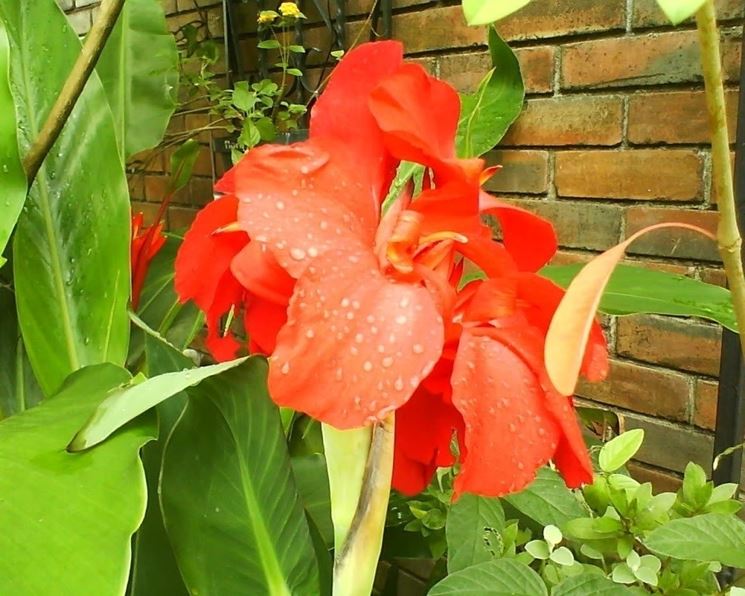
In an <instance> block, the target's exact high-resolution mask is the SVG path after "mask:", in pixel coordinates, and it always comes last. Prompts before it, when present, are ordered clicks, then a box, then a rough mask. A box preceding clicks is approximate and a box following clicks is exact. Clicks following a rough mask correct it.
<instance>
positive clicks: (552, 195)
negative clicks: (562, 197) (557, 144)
mask: <svg viewBox="0 0 745 596" xmlns="http://www.w3.org/2000/svg"><path fill="white" fill-rule="evenodd" d="M555 180H556V151H555V150H549V152H548V190H547V192H546V198H545V199H543V200H544V201H555V200H557V199H558V194H557V192H556V183H555Z"/></svg>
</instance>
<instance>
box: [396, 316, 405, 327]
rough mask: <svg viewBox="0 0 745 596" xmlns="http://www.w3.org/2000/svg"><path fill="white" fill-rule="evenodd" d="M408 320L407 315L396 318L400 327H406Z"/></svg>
mask: <svg viewBox="0 0 745 596" xmlns="http://www.w3.org/2000/svg"><path fill="white" fill-rule="evenodd" d="M407 320H408V319H407V318H406V315H398V316H397V317H396V323H398V324H399V325H406V321H407Z"/></svg>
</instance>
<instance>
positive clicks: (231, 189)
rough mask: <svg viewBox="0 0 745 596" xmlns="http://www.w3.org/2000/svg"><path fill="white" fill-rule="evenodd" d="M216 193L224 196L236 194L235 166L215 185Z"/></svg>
mask: <svg viewBox="0 0 745 596" xmlns="http://www.w3.org/2000/svg"><path fill="white" fill-rule="evenodd" d="M215 191H216V192H219V193H222V194H231V195H232V194H235V166H233V167H232V168H230V169H229V170H228V171H227V172H225V174H223V177H222V178H220V179H219V180H218V181H217V182H216V183H215Z"/></svg>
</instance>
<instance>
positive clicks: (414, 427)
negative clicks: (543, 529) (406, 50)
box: [177, 42, 607, 495]
mask: <svg viewBox="0 0 745 596" xmlns="http://www.w3.org/2000/svg"><path fill="white" fill-rule="evenodd" d="M402 54H403V50H402V47H401V45H400V44H399V43H397V42H379V43H371V44H364V45H362V46H360V47H358V48H357V49H355V50H353V51H351V52H350V53H349V54H348V55H347V56H346V57H345V58H344V59H343V60H342V61H341V63H340V64H339V66H338V67H337V68H336V70H335V71H334V74H333V76H332V78H331V80H330V82H329V85H328V87H327V89H326V91H325V92H324V93H323V94H322V95H321V97H320V98H319V100H318V102H317V104H316V106H315V108H314V110H313V113H312V115H311V127H310V138H309V140H308V141H306V142H303V143H297V144H295V145H290V146H272V145H267V146H262V147H258V148H256V149H253V150H252V151H250V152H249V153H248V154H247V155H246V156H245V157H244V158H243V159H242V160H241V161H240V162H239V163H238V164H237V165H236V166H235V168H234V169H233V170H231V171H230V172H229V173H228V175H226V178H225V179H224V180H223V181H222V183H221V185H222V187H223V189H224V190H226V191H228V192H230V193H231V197H232V198H231V200H232V201H237V226H236V227H237V228H238V229H240V230H242V231H243V232H244V233H245V234H246V236H245V237H244V242H249V241H248V238H250V242H249V243H248V246H249V247H250V246H253V247H254V249H253V252H254V253H257V254H260V255H261V260H259V262H261V263H263V264H262V265H261V266H257V264H256V263H257V259H253V260H249V259H241V258H239V257H238V256H237V255H239V254H240V252H237V251H233V254H234V256H233V257H232V259H231V261H230V265H229V270H230V272H231V275H232V277H233V279H235V280H240V283H241V285H242V286H243V287H244V288H245V289H246V292H248V293H249V294H252V295H253V294H256V293H257V291H258V290H259V289H261V288H267V287H269V288H274V287H276V286H277V285H278V284H279V282H278V280H280V279H282V280H283V281H282V283H281V284H279V285H281V286H282V287H283V288H284V289H285V291H286V292H289V294H291V296H289V294H285V296H289V300H288V301H287V303H286V304H287V306H286V310H285V314H286V322H283V324H282V325H281V327H280V328H279V329H278V333H277V335H276V341H275V342H274V344H275V345H274V346H273V349H272V350H270V351H269V353H270V359H269V363H270V366H269V377H268V383H269V391H270V394H271V396H272V398H273V400H274V401H275V402H276V403H277V404H279V405H281V406H286V407H290V408H293V409H295V410H299V411H302V412H305V413H307V414H309V415H311V416H313V417H314V418H316V419H318V420H321V421H322V422H325V423H327V424H330V425H332V426H334V427H337V428H340V429H348V428H354V427H359V426H363V425H367V424H371V423H375V422H378V421H381V420H383V419H384V418H385V417H386V416H387V415H388V414H389V413H390V412H391V411H394V410H397V411H398V416H397V424H396V453H395V458H394V479H393V484H394V487H396V488H398V489H399V490H402V491H403V492H407V493H414V492H417V491H419V490H422V489H423V488H424V487H425V486H426V485H427V483H428V482H429V480H430V478H431V476H432V474H433V473H434V470H435V469H436V467H437V466H441V465H451V464H453V463H454V462H455V460H456V458H455V456H454V455H453V453H452V452H451V444H452V441H453V438H454V437H455V438H456V440H457V443H458V458H457V459H458V461H459V462H460V463H461V471H460V474H459V476H458V478H457V479H456V485H455V489H456V494H459V493H461V492H464V491H468V492H475V493H478V494H483V495H501V494H506V493H508V492H512V491H516V490H519V489H521V488H522V487H524V486H525V485H526V484H528V483H529V482H530V481H531V480H532V478H533V477H534V476H535V471H536V469H537V468H538V467H540V466H542V465H543V464H545V463H546V462H548V461H549V460H553V461H554V462H555V464H556V465H557V467H558V468H559V470H560V471H561V472H562V474H563V475H564V477H565V478H566V480H567V482H568V483H569V484H570V485H571V486H577V485H579V484H581V483H582V482H586V481H589V480H591V478H592V469H591V465H590V460H589V457H588V454H587V450H586V448H585V446H584V443H583V440H582V437H581V433H580V429H579V426H578V424H577V421H576V419H575V416H574V411H573V407H572V401H571V398H570V397H568V396H562V395H560V394H558V392H556V390H555V389H554V388H553V386H552V385H551V384H550V382H549V381H548V378H547V375H546V374H545V367H544V365H543V356H542V349H543V341H544V338H545V334H546V329H547V328H548V323H549V321H550V319H551V316H552V314H553V310H555V308H556V305H557V304H558V301H559V300H560V298H561V296H563V291H562V290H561V289H560V288H558V287H557V286H555V285H554V284H553V283H552V282H550V281H548V280H546V279H543V278H541V277H540V276H539V275H538V274H537V273H536V271H538V270H539V269H540V268H541V267H542V266H543V265H545V264H546V263H547V262H548V260H549V259H550V258H551V257H552V256H553V255H554V253H555V252H556V235H555V233H554V230H553V228H552V226H551V224H550V223H548V222H547V221H545V220H543V219H541V218H539V217H537V216H535V215H533V214H530V213H528V212H526V211H524V210H521V209H519V208H517V207H515V206H512V205H510V204H507V203H504V202H502V201H499V200H498V199H495V198H493V197H491V196H489V195H488V194H486V193H485V192H483V191H482V190H481V184H482V182H483V181H484V180H486V179H487V178H488V177H489V176H490V175H491V174H492V173H493V172H492V171H489V170H486V169H485V168H484V163H483V161H482V160H480V159H468V160H464V159H459V158H458V157H457V156H456V153H455V136H456V130H457V126H458V121H459V118H460V101H459V98H458V95H457V93H456V92H455V91H454V90H453V89H452V88H451V87H450V86H448V85H447V84H445V83H443V82H441V81H438V80H437V79H435V78H433V77H431V76H430V75H428V74H427V73H426V71H425V70H424V69H422V68H421V67H420V66H418V65H415V64H405V63H404V62H403V59H402ZM401 161H413V162H416V163H419V164H422V165H424V166H425V167H426V173H425V176H424V181H423V189H422V191H421V193H419V194H418V195H416V196H412V194H411V189H407V191H405V192H404V193H403V194H402V196H401V197H399V199H398V200H397V201H396V202H395V203H394V204H393V205H392V206H391V207H390V208H389V209H388V210H387V211H386V213H385V215H381V203H382V201H383V198H384V197H385V196H386V194H387V191H388V188H389V186H390V183H391V181H392V179H393V175H394V172H395V168H396V167H397V165H398V164H399V163H400V162H401ZM221 200H222V199H221ZM208 209H209V207H208ZM484 214H489V215H492V216H494V217H496V218H497V219H498V221H499V223H500V227H501V229H502V235H503V243H498V242H495V241H494V240H493V239H492V233H491V230H490V228H489V227H488V226H486V225H485V224H484V223H483V221H482V215H484ZM226 223H227V222H220V225H221V226H224V225H226ZM195 227H198V224H197V223H195ZM207 228H212V230H213V231H214V230H218V234H217V236H218V237H219V236H220V233H219V226H217V225H215V224H213V225H210V226H207ZM207 228H205V230H203V231H202V232H200V235H201V236H200V237H204V232H205V231H206V229H207ZM191 244H193V241H192V240H191V239H190V237H189V236H187V238H186V239H185V241H184V248H182V251H187V250H190V249H189V245H191ZM243 250H245V249H241V252H242V251H243ZM192 258H196V257H190V258H186V257H184V258H183V259H182V260H181V261H182V265H181V266H182V267H186V266H187V265H188V262H189V261H190V260H191V259H192ZM210 260H211V257H209V256H204V257H202V261H200V264H199V266H196V267H193V268H192V269H191V270H190V273H189V274H188V275H186V277H191V278H193V279H195V280H198V279H199V276H200V275H201V276H205V275H207V272H206V269H209V268H210V267H212V266H213V265H211V264H210V262H209V261H210ZM267 262H269V263H271V267H270V266H267V265H266V263H267ZM466 264H468V266H469V267H473V266H474V265H475V266H477V267H478V268H479V269H480V270H481V271H483V274H484V277H485V279H483V280H478V281H474V282H471V283H469V284H467V285H465V287H461V285H462V278H463V271H464V268H465V266H466ZM177 266H178V263H177ZM222 269H226V268H225V267H224V266H223V267H222ZM279 272H281V274H282V275H284V276H285V277H284V278H281V277H279V275H280V273H279ZM178 276H179V272H178V270H177V278H178ZM195 285H196V282H195ZM213 287H214V284H213ZM214 295H215V296H218V295H220V288H219V287H215V292H214ZM182 297H183V295H182ZM275 297H276V296H275ZM246 328H247V331H248V333H249V334H253V333H255V330H254V329H253V328H252V324H251V323H250V322H249V323H247V325H246ZM592 337H593V341H592V342H591V343H590V346H589V348H588V351H587V356H586V366H585V373H586V376H588V378H590V379H599V378H602V377H603V376H604V375H605V373H606V371H607V354H606V348H605V343H604V339H603V336H602V332H601V331H600V328H599V326H598V325H597V324H595V325H594V327H593V332H592Z"/></svg>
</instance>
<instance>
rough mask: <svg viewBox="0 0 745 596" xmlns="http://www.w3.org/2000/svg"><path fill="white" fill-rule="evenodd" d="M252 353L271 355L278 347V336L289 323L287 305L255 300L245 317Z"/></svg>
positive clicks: (247, 308) (259, 299)
mask: <svg viewBox="0 0 745 596" xmlns="http://www.w3.org/2000/svg"><path fill="white" fill-rule="evenodd" d="M243 321H244V324H245V327H246V333H248V335H249V339H250V340H251V345H252V346H253V347H252V350H251V351H252V352H261V353H262V354H271V353H272V352H274V348H275V347H276V345H277V334H278V333H279V331H280V329H282V327H283V326H284V324H285V323H286V322H287V305H284V304H276V303H274V302H271V301H269V300H263V299H261V298H253V299H252V300H251V302H250V304H249V305H248V306H247V307H246V312H245V313H244V315H243Z"/></svg>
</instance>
